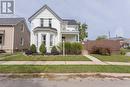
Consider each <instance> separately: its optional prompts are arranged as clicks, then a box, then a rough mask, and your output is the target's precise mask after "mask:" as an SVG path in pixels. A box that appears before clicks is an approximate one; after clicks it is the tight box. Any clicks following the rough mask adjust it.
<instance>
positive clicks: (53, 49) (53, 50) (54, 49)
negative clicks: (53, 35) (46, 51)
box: [51, 46, 59, 55]
mask: <svg viewBox="0 0 130 87" xmlns="http://www.w3.org/2000/svg"><path fill="white" fill-rule="evenodd" d="M51 54H53V55H59V51H58V50H57V48H56V46H53V47H52V49H51Z"/></svg>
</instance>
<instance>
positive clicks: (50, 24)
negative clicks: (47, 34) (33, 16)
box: [49, 19, 52, 27]
mask: <svg viewBox="0 0 130 87" xmlns="http://www.w3.org/2000/svg"><path fill="white" fill-rule="evenodd" d="M49 27H52V19H49Z"/></svg>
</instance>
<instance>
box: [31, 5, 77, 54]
mask: <svg viewBox="0 0 130 87" xmlns="http://www.w3.org/2000/svg"><path fill="white" fill-rule="evenodd" d="M29 21H30V23H31V44H35V45H36V47H37V51H38V52H39V47H40V45H41V44H42V43H44V44H45V46H46V49H47V52H48V53H50V52H51V48H52V47H53V46H55V45H59V44H60V43H61V42H62V41H63V40H65V41H66V42H79V31H78V28H79V26H78V23H77V22H76V21H75V20H68V19H61V18H60V17H59V16H58V15H57V14H56V13H55V12H54V11H53V10H51V9H50V8H49V7H48V6H47V5H44V6H43V7H42V8H41V9H39V10H38V11H37V12H36V13H35V14H34V15H32V16H31V17H30V18H29Z"/></svg>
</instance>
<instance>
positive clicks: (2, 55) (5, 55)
mask: <svg viewBox="0 0 130 87" xmlns="http://www.w3.org/2000/svg"><path fill="white" fill-rule="evenodd" d="M7 56H11V54H0V58H3V57H7Z"/></svg>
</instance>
